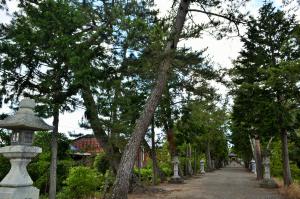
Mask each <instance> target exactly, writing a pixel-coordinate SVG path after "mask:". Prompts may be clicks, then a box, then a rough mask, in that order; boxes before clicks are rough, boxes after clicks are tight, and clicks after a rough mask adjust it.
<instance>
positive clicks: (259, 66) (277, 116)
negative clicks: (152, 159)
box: [231, 2, 300, 161]
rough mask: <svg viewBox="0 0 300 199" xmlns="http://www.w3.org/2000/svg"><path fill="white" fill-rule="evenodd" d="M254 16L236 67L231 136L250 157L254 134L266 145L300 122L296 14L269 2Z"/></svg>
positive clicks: (246, 158)
mask: <svg viewBox="0 0 300 199" xmlns="http://www.w3.org/2000/svg"><path fill="white" fill-rule="evenodd" d="M250 19H251V20H249V21H248V23H247V27H248V29H247V33H246V35H245V37H243V38H242V42H243V44H244V47H243V49H242V51H241V52H240V56H239V57H238V59H237V60H236V61H235V67H234V68H233V69H232V70H231V76H232V80H233V83H234V87H233V90H232V93H233V95H234V106H233V112H232V115H231V117H232V123H231V131H232V136H231V138H232V143H233V144H234V151H235V152H236V153H238V154H239V155H240V156H241V157H243V158H244V160H245V161H249V160H250V159H251V156H252V155H251V150H250V149H251V148H250V142H249V136H250V137H253V136H254V135H255V136H259V138H260V141H261V144H262V145H263V147H264V146H265V145H266V144H267V142H268V140H269V139H270V137H272V136H279V134H280V133H281V132H283V131H285V130H287V131H291V132H292V131H294V130H295V129H297V128H299V125H298V127H297V126H295V125H296V115H297V113H296V112H297V108H296V107H297V106H298V105H299V88H298V86H297V82H299V80H300V76H299V63H298V61H297V60H299V57H300V56H299V55H300V54H299V50H300V48H299V44H300V43H299V41H300V40H299V37H297V35H296V34H295V31H296V30H297V26H299V25H298V24H297V22H296V20H295V16H291V15H288V14H286V13H285V12H284V11H282V10H280V9H277V8H276V7H274V6H273V4H272V3H268V2H266V3H265V4H264V5H263V6H262V7H261V8H260V9H259V15H258V17H257V18H254V17H251V18H250ZM298 29H299V28H298Z"/></svg>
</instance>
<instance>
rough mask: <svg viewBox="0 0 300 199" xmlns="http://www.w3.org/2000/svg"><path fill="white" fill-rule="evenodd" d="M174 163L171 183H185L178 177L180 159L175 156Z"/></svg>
mask: <svg viewBox="0 0 300 199" xmlns="http://www.w3.org/2000/svg"><path fill="white" fill-rule="evenodd" d="M172 163H173V164H174V169H173V170H174V174H173V176H172V177H171V179H170V181H169V182H170V183H174V184H178V183H183V179H182V178H181V177H180V176H179V175H178V170H179V169H178V167H179V159H178V156H174V158H173V161H172Z"/></svg>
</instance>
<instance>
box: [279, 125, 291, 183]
mask: <svg viewBox="0 0 300 199" xmlns="http://www.w3.org/2000/svg"><path fill="white" fill-rule="evenodd" d="M281 146H282V161H283V164H282V166H283V181H284V186H286V187H287V186H290V185H291V184H292V181H293V179H292V175H291V169H290V163H289V151H288V138H287V131H286V129H284V130H282V132H281Z"/></svg>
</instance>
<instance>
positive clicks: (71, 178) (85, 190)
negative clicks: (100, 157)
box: [57, 166, 104, 199]
mask: <svg viewBox="0 0 300 199" xmlns="http://www.w3.org/2000/svg"><path fill="white" fill-rule="evenodd" d="M64 184H65V186H64V187H63V189H62V191H61V192H60V193H59V194H58V196H57V198H58V199H85V198H87V197H92V196H95V194H96V192H97V191H99V190H100V188H101V186H103V184H104V176H103V175H102V174H100V173H98V172H97V171H96V170H94V169H90V168H88V167H83V166H79V167H73V168H71V169H70V172H69V175H68V177H67V178H66V180H65V181H64Z"/></svg>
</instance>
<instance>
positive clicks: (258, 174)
mask: <svg viewBox="0 0 300 199" xmlns="http://www.w3.org/2000/svg"><path fill="white" fill-rule="evenodd" d="M255 154H256V155H255V156H256V178H257V180H262V179H263V165H262V156H261V147H260V139H259V137H258V136H255Z"/></svg>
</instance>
